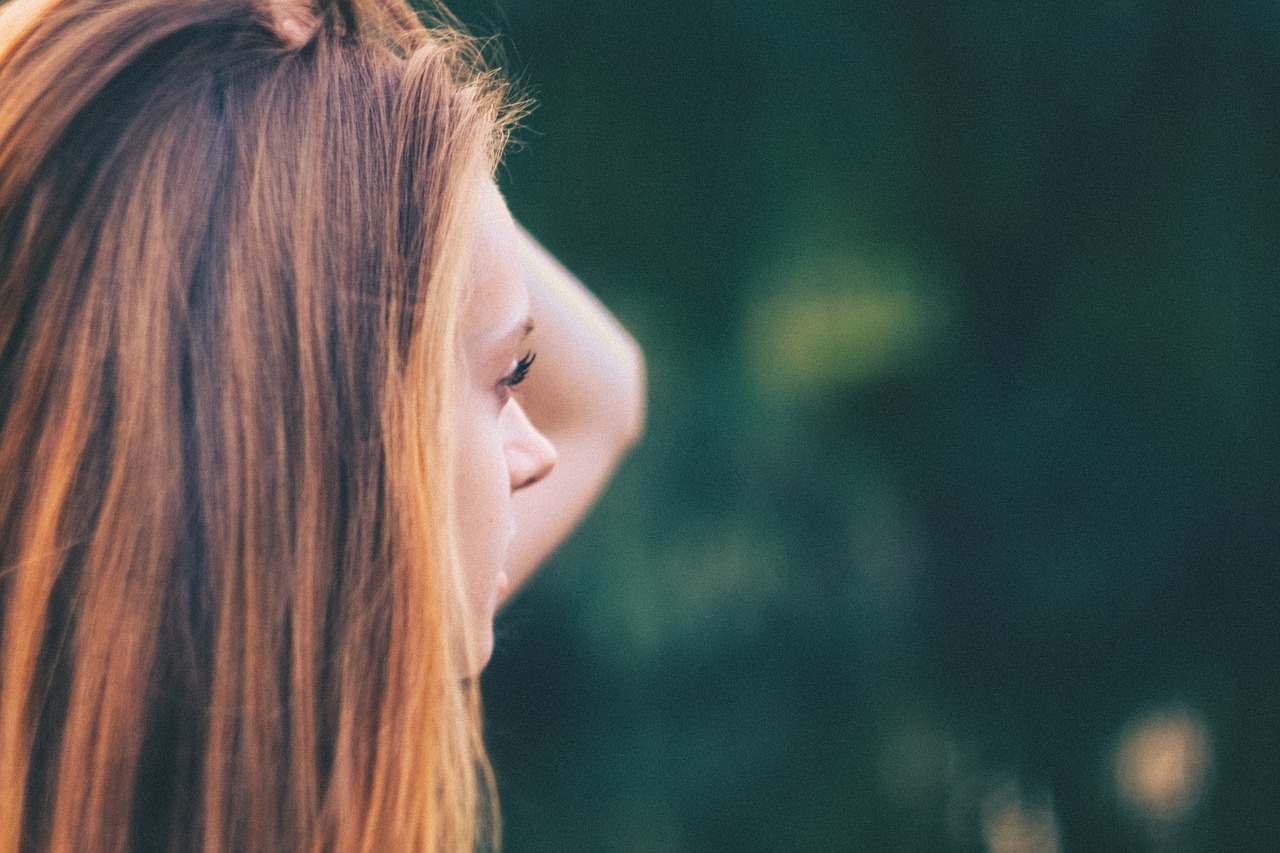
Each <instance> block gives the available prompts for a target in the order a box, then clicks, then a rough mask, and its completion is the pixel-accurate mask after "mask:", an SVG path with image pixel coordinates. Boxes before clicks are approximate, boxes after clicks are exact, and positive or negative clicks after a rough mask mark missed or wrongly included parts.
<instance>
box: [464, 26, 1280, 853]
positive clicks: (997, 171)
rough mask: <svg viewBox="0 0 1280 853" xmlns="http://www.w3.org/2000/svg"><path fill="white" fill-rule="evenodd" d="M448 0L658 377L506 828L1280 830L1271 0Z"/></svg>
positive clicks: (519, 645) (505, 786) (1002, 848)
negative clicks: (490, 60)
mask: <svg viewBox="0 0 1280 853" xmlns="http://www.w3.org/2000/svg"><path fill="white" fill-rule="evenodd" d="M454 6H455V9H456V11H458V12H459V13H460V14H461V15H462V17H463V18H464V20H466V21H467V22H468V23H469V25H471V26H472V27H473V28H474V29H475V30H476V31H478V32H480V33H482V34H491V33H498V34H500V35H501V42H500V43H501V45H502V47H503V49H504V50H505V53H506V57H505V62H506V64H507V66H508V67H509V68H510V69H511V71H512V72H513V73H514V75H515V76H516V77H517V78H518V79H519V80H520V81H521V83H522V85H523V86H524V87H525V88H526V89H527V90H528V91H530V92H531V93H532V94H533V95H534V96H535V97H536V98H537V100H538V102H539V106H538V108H537V110H536V112H535V113H534V114H533V115H532V117H531V118H530V119H529V120H528V122H527V126H526V128H525V129H524V130H522V131H521V132H520V134H519V139H520V140H522V142H523V143H524V144H523V145H522V146H520V147H518V148H517V149H516V150H513V152H512V153H511V155H510V157H509V158H508V163H507V165H506V167H505V168H504V172H503V179H502V180H503V186H504V189H505V190H506V192H507V193H508V196H509V198H510V202H511V206H512V209H513V210H514V211H515V213H516V215H517V217H519V218H520V219H522V220H523V221H524V222H525V223H526V224H527V225H528V226H529V228H530V229H531V230H532V231H533V232H534V233H535V234H537V235H539V237H540V238H541V239H542V240H543V242H545V243H546V244H547V245H548V246H549V247H550V248H551V249H552V250H553V251H554V252H556V253H557V254H558V255H559V256H560V257H561V258H562V259H563V260H564V261H565V262H566V264H568V265H569V267H570V268H571V269H573V270H575V271H576V272H577V273H578V274H579V275H580V276H581V277H582V278H583V279H584V280H585V281H586V282H587V283H588V284H589V285H590V286H591V287H592V288H593V289H594V290H595V291H596V292H597V293H598V294H600V296H601V297H602V298H603V299H604V300H605V301H606V303H607V304H609V305H610V306H611V307H612V308H613V309H614V310H615V311H616V313H617V314H618V315H619V316H620V317H621V318H622V319H623V321H624V322H625V323H626V324H627V325H628V326H629V327H630V328H631V329H632V330H633V332H634V333H635V335H636V336H637V337H638V338H639V340H640V341H641V342H642V344H643V345H644V347H645V349H646V352H647V354H648V359H649V369H650V383H651V401H650V419H649V427H648V434H647V436H646V439H645V441H644V444H643V445H642V446H641V447H640V448H639V449H638V450H637V451H636V453H635V454H634V455H633V456H632V457H631V458H629V459H628V461H627V462H626V464H625V466H624V468H623V469H622V471H621V472H620V474H619V477H618V479H617V480H616V481H615V483H614V484H613V486H612V487H611V489H610V491H609V493H608V494H607V495H606V497H605V499H604V500H603V501H602V503H601V504H600V505H599V507H598V508H597V510H596V511H595V512H594V513H593V514H592V516H591V517H590V518H589V519H588V521H587V522H586V523H585V524H584V526H583V528H582V529H581V531H580V532H579V533H578V534H576V535H575V537H574V538H573V539H572V540H571V541H570V542H569V543H567V544H566V545H565V546H564V547H563V549H562V550H561V552H560V553H559V554H558V555H557V556H556V557H555V558H554V559H553V560H552V561H551V562H550V564H548V565H547V567H546V568H545V570H544V571H543V573H542V574H541V576H540V577H539V578H538V579H537V580H535V581H534V582H533V583H532V584H531V585H530V586H529V587H528V588H527V589H526V590H525V591H524V593H523V594H522V595H521V596H520V597H519V598H518V599H517V600H516V601H515V602H514V603H513V604H512V605H511V606H510V607H509V608H508V609H507V610H506V612H505V613H504V614H503V616H502V617H501V619H500V622H499V626H498V631H499V638H498V649H497V653H496V655H495V657H494V660H493V662H492V664H491V666H490V667H489V669H488V671H487V673H486V675H485V678H484V682H483V685H484V690H485V694H486V702H487V712H488V739H489V744H490V748H491V751H492V756H493V760H494V763H495V766H496V769H497V773H498V778H499V782H500V787H501V792H502V803H503V810H504V815H505V818H506V849H507V850H508V851H509V852H510V853H524V851H555V853H576V851H584V853H585V851H592V853H597V851H624V852H626V853H629V852H630V851H635V853H663V851H708V853H709V852H710V851H734V853H737V851H935V850H936V851H991V853H1049V851H1072V853H1076V851H1273V850H1280V819H1278V817H1277V815H1280V589H1278V587H1280V585H1278V583H1277V567H1278V563H1280V535H1278V533H1277V531H1278V530H1280V489H1278V488H1277V483H1278V482H1280V480H1278V475H1280V471H1278V470H1277V469H1278V468H1280V434H1278V433H1280V430H1278V428H1277V427H1278V426H1280V400H1278V399H1277V396H1278V395H1277V389H1278V388H1280V375H1278V374H1280V334H1277V331H1276V324H1277V320H1280V305H1278V304H1277V303H1278V302H1280V297H1278V295H1277V286H1276V285H1277V281H1278V280H1280V233H1278V232H1280V6H1278V5H1277V4H1276V3H1275V2H1266V3H1263V2H1239V0H1225V2H1204V3H1189V2H1153V0H1146V1H1145V2H1125V0H1107V2H1102V0H1086V1H1085V2H1076V3H1049V2H1024V3H994V2H979V0H958V2H926V0H899V2H892V3H890V2H880V3H870V2H858V0H793V2H788V3H766V2H759V0H738V2H727V1H726V0H692V2H687V1H686V2H675V0H655V2H641V3H636V2H623V1H622V0H577V1H576V2H568V0H501V2H500V3H498V2H494V0H468V1H467V2H458V3H456V4H454Z"/></svg>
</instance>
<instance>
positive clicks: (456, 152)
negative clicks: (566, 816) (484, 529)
mask: <svg viewBox="0 0 1280 853" xmlns="http://www.w3.org/2000/svg"><path fill="white" fill-rule="evenodd" d="M318 9H319V16H320V21H319V28H318V29H317V31H316V33H315V35H314V36H313V37H312V38H311V39H310V41H308V42H307V43H306V44H305V45H303V46H301V47H298V48H296V49H295V48H293V47H291V46H288V45H284V44H282V42H281V41H280V40H279V39H278V38H277V37H276V35H275V33H274V31H273V29H272V27H271V26H270V20H269V16H268V15H267V14H266V13H264V12H263V10H262V9H260V8H256V7H255V6H254V5H253V4H251V3H250V2H249V0H54V2H52V3H50V4H48V5H47V6H46V7H45V8H44V9H42V10H40V11H39V12H38V13H37V14H36V15H34V16H33V17H32V18H31V19H30V20H29V21H26V22H24V23H23V24H22V26H21V27H20V31H19V32H16V33H4V34H0V853H18V851H74V853H95V851H102V853H108V851H110V852H111V853H118V851H125V850H130V851H174V853H177V851H205V853H222V851H228V852H229V851H235V853H241V851H247V853H252V851H264V853H265V852H266V851H271V852H272V853H280V851H335V853H336V851H401V850H412V851H445V850H448V851H465V850H471V849H473V848H474V847H475V846H476V845H477V844H479V843H483V842H484V841H485V840H486V838H487V837H488V836H489V835H491V834H492V833H491V832H490V830H492V832H494V833H496V828H495V826H496V814H495V813H494V812H493V805H492V804H493V796H492V790H493V783H492V778H491V774H490V772H489V770H488V767H487V764H486V762H485V758H484V752H483V748H482V746H481V743H480V734H479V717H478V704H477V696H476V688H475V685H474V679H468V678H467V677H466V676H467V675H468V674H469V672H468V670H469V669H470V666H469V663H468V662H466V661H465V660H460V655H459V649H460V648H461V649H466V648H470V646H471V644H470V643H469V642H466V641H459V639H458V638H459V637H460V636H462V635H463V632H464V631H465V619H463V618H462V616H461V613H460V611H461V607H462V605H461V604H460V603H459V601H458V598H459V579H458V574H457V569H456V567H455V566H456V561H455V560H454V558H453V542H452V537H451V533H450V531H451V529H452V519H451V512H452V510H451V507H452V496H451V484H452V482H453V474H452V470H451V461H450V460H451V459H452V453H451V447H452V437H451V435H450V433H449V430H448V428H447V423H448V420H447V418H446V417H445V412H447V411H448V407H449V404H450V395H451V394H452V393H453V392H452V390H451V382H450V375H451V370H452V365H453V363H454V358H455V352H454V347H455V341H454V338H455V327H456V324H457V318H458V315H459V305H460V301H461V292H462V283H461V281H462V278H463V276H464V272H465V271H464V265H465V263H466V262H467V257H466V255H467V254H468V252H469V248H470V246H471V238H470V228H471V227H472V226H473V220H474V216H475V215H476V206H477V203H478V202H477V197H478V190H479V188H480V186H482V183H483V178H484V177H485V175H486V174H489V173H491V170H492V168H493V166H494V163H495V158H496V156H497V154H498V152H499V151H500V150H501V146H502V143H503V133H504V130H505V126H506V124H505V115H506V107H505V106H504V104H505V101H504V98H505V93H504V91H503V87H502V85H501V83H500V81H499V80H498V79H497V78H496V77H495V76H494V75H493V74H491V73H488V72H484V71H483V70H482V69H481V66H480V65H479V63H478V60H477V58H476V51H475V49H474V46H473V45H472V43H471V42H469V41H468V40H467V39H465V38H463V37H462V36H460V35H457V34H456V32H454V31H452V30H450V29H448V28H447V27H441V26H438V25H437V26H433V27H432V28H430V29H428V28H427V27H426V26H424V24H423V23H421V22H420V21H419V19H418V17H416V16H415V14H414V13H413V12H412V11H411V9H410V8H409V7H408V6H407V5H405V3H404V0H337V1H336V2H330V3H324V4H320V5H319V7H318Z"/></svg>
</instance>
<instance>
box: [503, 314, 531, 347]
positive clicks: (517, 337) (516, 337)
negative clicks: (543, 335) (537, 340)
mask: <svg viewBox="0 0 1280 853" xmlns="http://www.w3.org/2000/svg"><path fill="white" fill-rule="evenodd" d="M534 325H535V324H534V322H533V315H529V316H526V317H525V318H524V319H523V320H521V321H519V322H518V323H516V325H515V328H513V329H512V330H511V331H510V332H507V333H506V334H505V335H503V336H502V338H501V339H499V340H498V341H496V342H495V344H494V348H495V349H498V348H502V347H506V346H508V345H510V344H514V343H517V342H519V341H523V340H524V339H525V338H527V337H529V335H531V334H533V329H534Z"/></svg>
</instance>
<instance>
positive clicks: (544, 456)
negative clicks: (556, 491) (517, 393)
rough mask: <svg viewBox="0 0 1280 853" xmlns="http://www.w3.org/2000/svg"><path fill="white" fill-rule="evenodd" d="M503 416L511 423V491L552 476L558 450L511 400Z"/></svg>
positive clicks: (508, 456) (508, 443) (517, 403)
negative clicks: (549, 475)
mask: <svg viewBox="0 0 1280 853" xmlns="http://www.w3.org/2000/svg"><path fill="white" fill-rule="evenodd" d="M503 414H505V415H507V416H508V417H509V419H510V422H509V424H508V429H507V441H506V448H505V449H506V455H507V471H508V472H510V474H511V491H513V492H514V491H517V490H518V489H523V488H524V487H526V486H532V485H533V484H534V483H536V482H538V481H539V480H541V479H542V478H543V477H545V476H547V475H548V474H550V473H551V469H552V468H554V467H555V465H556V448H555V445H553V444H552V443H551V440H550V439H548V438H547V437H546V436H545V435H543V434H542V432H541V431H540V430H539V429H538V428H537V427H536V426H534V425H533V422H532V421H530V420H529V416H528V415H526V414H525V411H524V408H523V407H522V406H521V405H520V404H519V402H518V401H516V400H512V401H511V402H510V403H509V404H508V405H507V406H506V408H505V409H504V412H503Z"/></svg>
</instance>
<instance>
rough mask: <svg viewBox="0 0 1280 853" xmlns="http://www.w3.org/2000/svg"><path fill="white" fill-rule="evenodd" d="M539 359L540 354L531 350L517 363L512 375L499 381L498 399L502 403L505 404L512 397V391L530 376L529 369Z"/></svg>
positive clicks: (512, 369) (509, 374)
mask: <svg viewBox="0 0 1280 853" xmlns="http://www.w3.org/2000/svg"><path fill="white" fill-rule="evenodd" d="M537 357H538V354H537V353H536V352H533V351H532V350H530V351H529V352H527V353H525V354H524V357H523V358H521V359H520V360H519V361H517V362H516V363H515V366H514V367H512V368H511V372H510V373H508V374H507V375H506V376H504V377H502V378H501V379H499V380H498V398H499V399H501V400H502V402H504V403H505V402H506V401H507V399H508V398H509V397H510V396H511V389H512V388H514V387H516V386H517V385H519V384H520V383H521V382H523V381H524V380H525V378H526V377H527V376H528V375H529V368H530V367H532V366H533V360H534V359H535V358H537Z"/></svg>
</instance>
